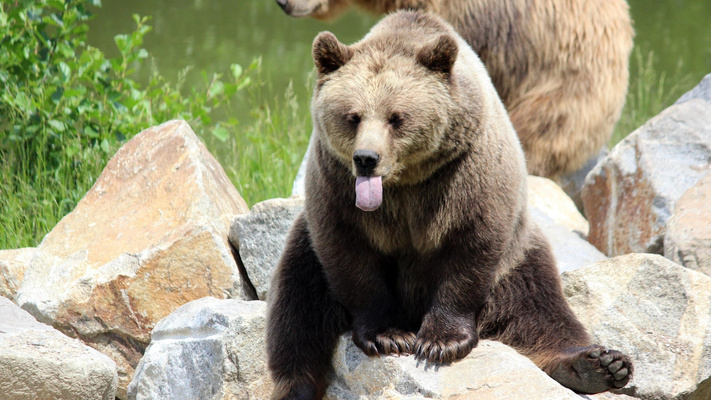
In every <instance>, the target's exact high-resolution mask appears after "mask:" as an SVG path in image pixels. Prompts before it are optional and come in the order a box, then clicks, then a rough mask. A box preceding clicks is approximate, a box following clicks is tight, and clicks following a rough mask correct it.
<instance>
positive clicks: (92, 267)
mask: <svg viewBox="0 0 711 400" xmlns="http://www.w3.org/2000/svg"><path fill="white" fill-rule="evenodd" d="M247 211H248V208H247V205H246V204H245V202H244V201H243V200H242V198H241V196H240V195H239V193H238V192H237V190H236V189H235V188H234V186H233V185H232V183H231V182H230V181H229V179H228V178H227V176H226V175H225V173H224V171H223V170H222V167H221V166H220V165H219V164H218V163H217V161H216V160H215V159H214V158H213V157H212V155H211V154H210V153H209V152H208V151H207V149H206V148H205V147H204V145H203V144H202V143H201V142H200V140H199V139H198V138H197V136H195V134H194V133H193V132H192V130H191V129H190V126H189V125H188V124H187V123H185V122H182V121H171V122H167V123H165V124H162V125H160V126H157V127H154V128H151V129H147V130H145V131H143V132H141V133H140V134H138V135H136V136H135V137H134V138H133V139H132V140H130V141H129V142H127V143H126V144H125V145H124V146H123V147H122V148H121V149H120V150H119V151H118V152H117V153H116V155H115V156H114V157H113V158H112V159H111V160H110V161H109V163H108V165H107V166H106V168H105V169H104V171H103V172H102V174H101V176H100V177H99V178H98V179H97V181H96V183H95V184H94V186H93V187H92V188H91V190H90V191H89V192H88V193H87V194H86V196H85V197H84V198H83V199H82V200H81V201H80V202H79V204H78V205H77V206H76V208H75V209H74V211H72V212H71V213H70V214H68V215H67V216H65V217H64V218H63V219H62V220H61V221H60V222H59V224H57V226H56V227H55V228H54V229H53V230H52V231H51V232H50V233H49V234H48V235H47V236H46V237H45V238H44V240H43V241H42V243H41V244H40V245H39V246H38V247H37V248H36V249H32V250H23V251H21V252H20V253H11V254H9V255H3V257H0V258H1V259H4V260H6V261H4V262H3V263H0V265H5V267H3V270H9V271H16V273H15V274H14V275H11V276H9V277H6V278H5V279H4V280H5V281H7V282H9V283H10V284H9V285H7V287H8V289H7V291H8V292H10V294H11V295H12V294H13V293H12V290H10V289H13V288H15V287H17V286H18V285H17V284H16V283H14V282H16V281H17V277H19V276H21V272H22V273H24V276H23V279H22V284H21V285H19V287H18V288H17V289H16V293H14V295H13V296H11V297H12V298H14V300H15V301H16V302H17V304H18V305H20V306H21V307H22V308H24V309H25V310H27V311H29V312H30V313H31V314H32V315H33V316H35V317H36V318H37V319H38V320H40V321H41V322H44V323H46V324H49V325H52V326H54V327H55V328H57V329H58V330H59V331H61V332H63V333H65V334H67V335H69V336H71V337H77V338H80V339H81V340H82V341H84V342H85V343H86V344H88V345H89V346H91V347H93V348H95V349H97V350H99V351H100V352H102V353H104V354H106V355H108V356H109V357H110V358H111V359H113V360H114V361H115V362H116V364H117V366H118V376H119V387H118V396H119V397H121V398H125V390H126V386H127V385H128V383H129V382H130V381H131V378H132V377H133V370H134V368H135V366H136V364H138V361H139V360H140V359H141V357H142V356H143V352H144V351H145V348H146V347H147V346H148V344H149V342H150V339H151V337H150V332H151V330H152V329H153V327H154V326H155V325H156V323H158V321H159V320H161V319H162V318H163V317H165V316H167V315H168V314H170V313H171V312H172V311H174V310H175V309H177V308H178V307H179V306H181V305H182V304H185V303H187V302H189V301H191V300H195V299H199V298H201V297H205V296H214V297H218V298H228V297H235V298H240V297H243V296H244V291H243V289H242V279H241V277H240V271H239V269H238V266H237V263H236V261H235V257H234V255H233V254H232V248H231V246H230V244H229V242H228V241H227V233H228V232H229V227H230V223H231V221H232V219H233V218H234V216H235V215H238V214H243V213H246V212H247ZM23 261H24V262H23ZM18 264H22V267H18V266H17V265H18ZM23 270H24V271H23ZM20 271H21V272H20ZM13 290H14V289H13Z"/></svg>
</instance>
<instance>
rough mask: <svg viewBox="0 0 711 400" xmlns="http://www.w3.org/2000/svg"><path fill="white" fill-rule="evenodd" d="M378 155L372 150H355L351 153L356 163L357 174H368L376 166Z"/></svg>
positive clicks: (378, 159)
mask: <svg viewBox="0 0 711 400" xmlns="http://www.w3.org/2000/svg"><path fill="white" fill-rule="evenodd" d="M378 161H380V156H379V155H378V153H376V152H374V151H372V150H356V151H355V153H353V162H355V165H356V171H357V173H358V175H361V176H369V175H370V174H372V173H373V170H375V167H377V166H378Z"/></svg>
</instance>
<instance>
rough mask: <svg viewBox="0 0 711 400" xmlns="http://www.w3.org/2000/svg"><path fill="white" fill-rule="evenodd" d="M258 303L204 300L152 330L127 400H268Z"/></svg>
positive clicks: (262, 317)
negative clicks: (149, 342) (149, 341)
mask: <svg viewBox="0 0 711 400" xmlns="http://www.w3.org/2000/svg"><path fill="white" fill-rule="evenodd" d="M265 315H266V304H265V303H264V302H262V301H249V302H248V301H244V300H218V299H216V298H214V297H205V298H202V299H199V300H194V301H192V302H190V303H187V304H185V305H183V306H182V307H180V308H178V309H177V310H176V311H175V312H173V313H172V314H170V315H169V316H167V317H165V318H163V319H162V320H161V321H160V322H159V323H158V324H157V325H156V327H155V329H153V332H152V339H151V344H150V345H149V346H148V349H146V353H145V355H144V356H143V358H142V359H141V361H140V362H139V364H138V366H137V367H136V373H135V375H134V378H133V381H131V383H130V384H129V386H128V398H129V399H145V400H162V399H164V400H180V399H185V400H194V399H268V398H269V394H270V393H271V390H272V384H271V380H270V379H269V375H268V372H267V364H266V350H265V349H266V347H265V344H264V323H265V318H266V317H265Z"/></svg>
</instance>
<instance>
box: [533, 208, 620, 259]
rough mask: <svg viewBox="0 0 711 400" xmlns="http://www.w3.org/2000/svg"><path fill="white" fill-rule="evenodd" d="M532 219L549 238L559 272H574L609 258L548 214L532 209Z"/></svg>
mask: <svg viewBox="0 0 711 400" xmlns="http://www.w3.org/2000/svg"><path fill="white" fill-rule="evenodd" d="M531 218H532V219H533V221H535V222H536V224H537V225H538V226H539V227H540V228H541V230H542V231H543V233H544V234H545V235H546V237H547V238H548V242H549V243H550V245H551V249H552V250H553V255H554V256H555V259H556V264H557V266H558V271H560V272H564V271H574V270H576V269H578V268H582V267H584V266H586V265H589V264H592V263H595V262H598V261H602V260H606V259H607V256H605V255H604V254H602V253H601V252H600V250H598V249H597V248H595V246H593V245H591V244H590V243H589V242H588V241H587V240H585V239H583V238H581V237H580V236H579V235H578V234H577V233H575V232H573V231H571V230H570V229H568V228H566V227H564V226H562V225H559V224H557V223H555V221H554V220H553V219H551V217H550V216H549V215H548V214H545V213H544V212H543V211H541V210H540V209H538V208H531Z"/></svg>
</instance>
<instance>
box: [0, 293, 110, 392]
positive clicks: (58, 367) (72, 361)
mask: <svg viewBox="0 0 711 400" xmlns="http://www.w3.org/2000/svg"><path fill="white" fill-rule="evenodd" d="M117 385H118V374H117V373H116V363H114V362H113V361H112V360H111V359H110V358H109V357H107V356H105V355H103V354H101V353H99V352H98V351H96V350H94V349H92V348H90V347H87V346H85V345H84V344H83V343H82V342H81V341H79V340H77V339H71V338H68V337H67V336H64V335H63V334H62V333H60V332H59V331H57V330H55V329H53V328H52V327H50V326H48V325H45V324H42V323H40V322H37V320H36V319H35V318H34V317H33V316H31V315H30V314H29V313H28V312H26V311H25V310H23V309H21V308H20V307H18V306H16V305H15V304H14V303H13V302H11V301H10V300H8V299H6V298H4V297H0V397H1V398H2V399H3V400H34V399H53V400H62V399H66V400H76V399H82V400H91V399H103V400H113V399H114V396H115V395H116V386H117Z"/></svg>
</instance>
